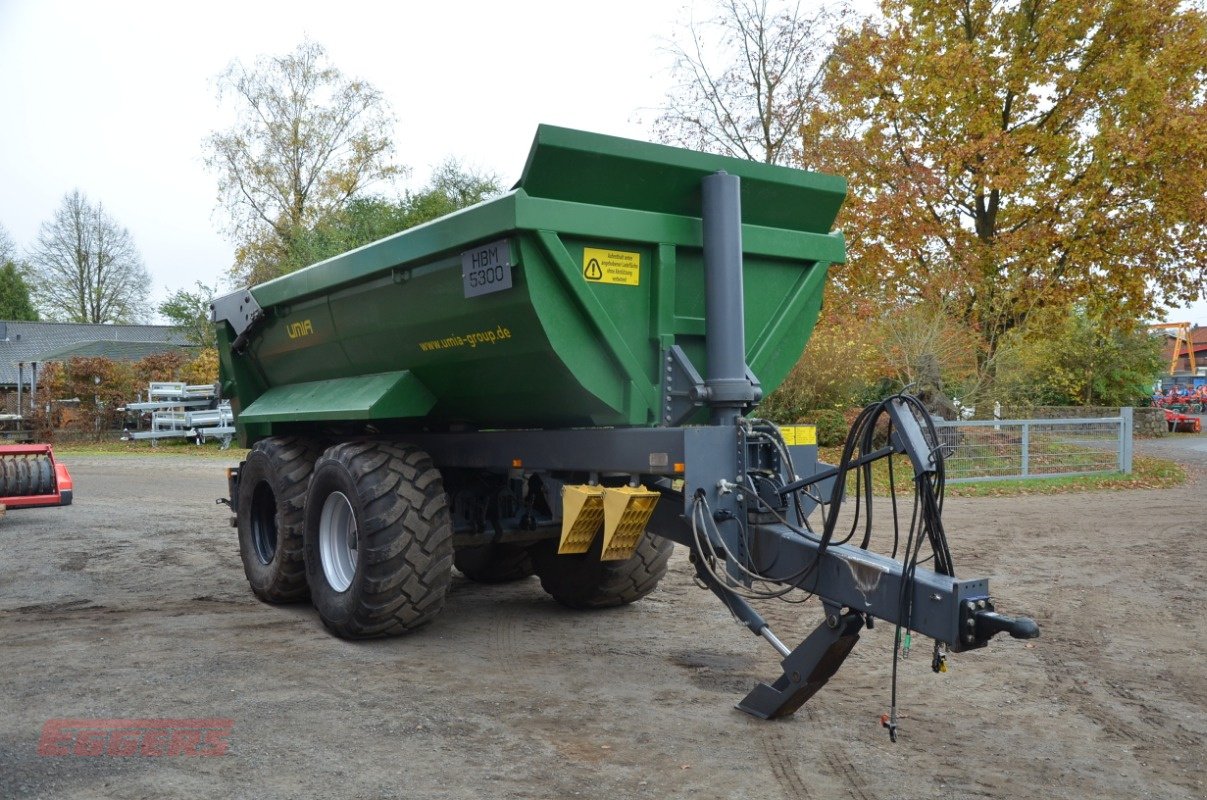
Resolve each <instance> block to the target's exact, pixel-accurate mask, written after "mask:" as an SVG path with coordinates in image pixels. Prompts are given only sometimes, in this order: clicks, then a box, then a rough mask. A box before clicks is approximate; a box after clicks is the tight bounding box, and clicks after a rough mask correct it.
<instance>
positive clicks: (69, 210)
mask: <svg viewBox="0 0 1207 800" xmlns="http://www.w3.org/2000/svg"><path fill="white" fill-rule="evenodd" d="M28 265H29V278H30V283H31V287H30V288H31V289H32V290H33V295H34V300H35V302H36V303H37V305H38V306H39V307H40V308H41V309H42V311H43V312H44V313H45V314H46V316H47V317H48V318H50V319H54V320H62V321H66V322H94V323H97V322H125V323H128V322H139V321H142V320H143V319H144V318H145V317H146V313H147V295H148V293H149V292H150V288H151V276H150V274H149V273H148V272H147V269H146V267H144V266H143V262H142V257H141V256H139V254H138V249H137V248H136V247H135V246H134V239H133V238H132V237H131V236H130V232H129V231H128V230H126V229H125V228H123V227H122V226H121V225H119V224H118V223H117V222H116V221H115V220H114V219H113V218H112V217H110V216H109V215H108V214H107V213H105V210H104V208H103V207H102V206H101V205H100V204H99V203H98V204H96V205H92V204H91V203H89V202H88V198H87V197H86V196H85V195H84V194H83V193H82V192H80V190H79V189H76V190H74V191H71V192H68V193H67V194H66V195H64V196H63V202H62V203H61V204H60V206H59V209H58V210H57V211H56V212H55V214H54V217H52V218H51V219H50V220H48V221H46V222H43V223H42V227H41V229H40V230H39V232H38V238H37V241H36V242H35V243H34V245H33V247H32V248H31V249H30V251H29V253H28Z"/></svg>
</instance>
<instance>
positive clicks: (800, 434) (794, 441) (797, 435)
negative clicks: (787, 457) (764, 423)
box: [780, 425, 817, 445]
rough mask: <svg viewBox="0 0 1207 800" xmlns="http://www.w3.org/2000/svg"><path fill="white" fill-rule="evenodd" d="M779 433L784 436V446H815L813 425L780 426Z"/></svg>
mask: <svg viewBox="0 0 1207 800" xmlns="http://www.w3.org/2000/svg"><path fill="white" fill-rule="evenodd" d="M780 433H782V434H783V435H784V444H786V445H802V444H817V426H815V425H782V426H780Z"/></svg>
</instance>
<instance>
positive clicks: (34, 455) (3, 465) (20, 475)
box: [0, 444, 72, 509]
mask: <svg viewBox="0 0 1207 800" xmlns="http://www.w3.org/2000/svg"><path fill="white" fill-rule="evenodd" d="M71 494H72V482H71V474H70V473H69V472H68V471H67V467H66V466H65V465H64V464H61V463H59V462H57V461H55V459H54V453H53V452H51V449H50V445H48V444H9V445H0V507H3V508H5V509H10V508H40V507H43V506H69V505H71Z"/></svg>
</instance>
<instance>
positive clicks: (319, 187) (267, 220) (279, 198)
mask: <svg viewBox="0 0 1207 800" xmlns="http://www.w3.org/2000/svg"><path fill="white" fill-rule="evenodd" d="M218 98H219V100H220V101H222V100H225V99H227V98H233V99H234V101H235V105H236V107H237V110H238V117H237V120H236V122H235V124H234V126H233V127H231V128H230V129H229V130H225V131H215V132H213V133H212V134H211V135H210V136H209V137H208V138H207V139H206V140H205V143H204V149H205V151H206V158H205V163H206V166H208V167H209V168H210V169H211V170H212V171H214V172H216V173H217V174H218V194H219V203H220V206H221V208H222V209H223V210H225V211H226V213H227V214H229V219H230V224H229V226H228V232H229V233H230V235H231V236H232V238H233V239H234V240H235V243H236V245H237V254H236V264H235V265H234V267H233V269H232V272H234V273H235V275H236V276H237V277H239V278H242V279H245V280H249V281H259V280H264V279H267V278H272V277H276V275H277V274H279V264H281V263H283V261H284V258H283V257H284V256H286V255H288V253H289V249H290V244H291V243H292V241H293V239H294V238H295V237H296V236H297V235H298V234H299V232H301V231H302V230H304V229H306V228H308V227H310V226H312V225H314V223H316V222H318V221H319V220H320V219H322V218H323V217H324V216H325V215H327V214H330V213H332V212H334V211H337V210H339V209H340V208H342V207H343V206H344V205H345V204H346V203H347V202H348V201H349V200H350V199H352V198H353V197H355V196H356V195H357V194H358V193H359V192H361V191H362V190H363V189H365V188H366V187H367V186H370V185H372V184H374V183H377V182H379V181H383V180H389V179H391V178H393V177H394V176H396V175H398V174H399V173H400V172H401V168H400V167H398V166H396V165H394V164H393V163H392V162H391V157H392V155H393V151H394V146H393V142H392V140H391V138H390V131H391V128H392V127H393V124H394V118H393V115H392V114H391V113H390V110H389V107H388V105H387V103H386V101H385V99H384V98H383V97H382V95H381V93H380V92H379V91H378V90H377V89H375V88H373V86H371V85H370V84H368V83H366V82H365V81H363V80H358V79H350V78H346V77H344V75H343V74H342V73H341V72H340V71H339V70H338V69H336V68H335V67H334V66H332V65H331V64H330V63H329V62H328V60H327V54H326V51H325V50H324V49H323V47H322V46H321V45H319V44H318V43H316V42H312V41H309V40H307V41H304V42H302V43H301V44H300V45H298V47H297V48H296V49H295V50H294V51H293V52H291V53H288V54H287V55H283V56H262V57H260V58H258V59H256V62H255V64H254V65H253V66H252V67H251V68H248V67H247V66H245V65H244V64H242V63H241V62H238V61H236V62H234V63H232V64H231V65H230V66H229V67H228V68H227V69H226V71H224V72H223V73H222V74H221V75H219V76H218Z"/></svg>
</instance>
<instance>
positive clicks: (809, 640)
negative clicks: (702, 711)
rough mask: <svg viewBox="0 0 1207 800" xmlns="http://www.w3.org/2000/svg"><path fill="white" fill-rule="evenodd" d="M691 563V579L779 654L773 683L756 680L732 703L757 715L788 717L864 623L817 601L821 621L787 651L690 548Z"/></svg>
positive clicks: (846, 652) (830, 671)
mask: <svg viewBox="0 0 1207 800" xmlns="http://www.w3.org/2000/svg"><path fill="white" fill-rule="evenodd" d="M692 561H693V563H695V565H696V577H697V579H698V580H699V582H700V584H701V585H702V586H704V587H706V588H708V589H710V590H712V592H713V593H714V594H715V595H716V596H717V597H719V598H721V601H722V602H724V603H725V605H726V606H728V607H729V610H730V612H732V613H733V615H734V616H735V617H737V618H738V619H739V620H740V621H741V622H742V624H743V625H745V626H746V627H747V628H749V629H750V631H751V632H752V633H754V634H755V635H756V636H762V637H763V638H764V639H766V640H767V641H768V642H770V643H771V645H772V646H773V647H775V649H776V650H778V651H779V653H780V655H782V656H783V657H784V660H783V661H782V662H780V663H782V664H783V667H784V674H783V675H781V676H780V677H779V679H778V680H776V682H775V683H773V684H770V685H769V684H766V683H760V684H759V685H758V686H756V687H755V688H754V691H752V692H751V693H750V694H748V695H746V698H745V699H744V700H742V702H740V703H738V706H737V707H738V708H739V709H740V710H742V711H745V712H746V713H747V714H753V715H754V716H756V717H759V718H761V719H777V718H779V717H787V716H790V715H792V714H794V713H796V710H797V709H799V708H800V707H801V706H803V705H804V704H805V701H806V700H808V699H809V698H810V697H812V696H813V695H815V694H817V691H818V690H819V689H821V687H823V686H825V685H826V681H828V680H830V678H831V677H832V676H833V675H834V673H835V672H837V671H838V668H839V667H841V666H842V662H843V661H845V660H846V658H847V656H848V655H850V653H851V648H853V647H854V646H855V643H856V642H858V641H859V631H860V629H862V628H863V627H864V625H865V624H866V623H867V619H866V618H865V617H864V615H863V614H860V613H859V612H857V611H847V612H846V613H841V612H840V610H839V608H838V607H837V606H835V605H832V604H830V603H825V602H824V601H823V605H824V606H825V609H826V621H825V622H822V624H821V625H818V626H817V629H816V630H814V631H813V633H811V634H809V635H808V636H807V637H806V638H805V640H804V641H803V642H801V643H800V645H798V646H797V648H796V649H795V650H792V651H789V650H788V648H787V647H785V646H784V643H783V642H781V641H780V640H779V639H778V638H776V636H775V634H774V633H772V632H771V628H770V627H769V626H768V625H767V623H766V621H765V620H764V619H763V618H762V616H760V615H759V613H758V612H757V611H755V610H754V609H753V608H751V607H750V604H749V603H747V602H746V601H745V600H743V599H742V598H741V597H739V596H738V595H736V594H734V593H732V592H730V591H729V590H728V589H726V588H725V587H724V586H722V585H721V584H720V583H719V582H718V581H717V579H716V578H715V577H714V576H713V575H712V574H711V573H710V572H709V571H708V570H707V569H705V568H704V557H703V556H702V555H701V554H700V553H699V552H698V551H695V550H693V552H692Z"/></svg>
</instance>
